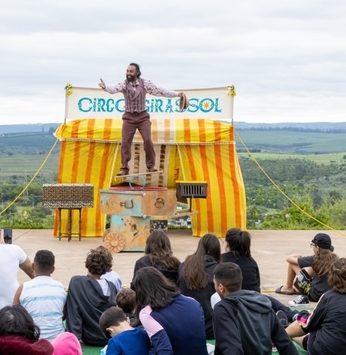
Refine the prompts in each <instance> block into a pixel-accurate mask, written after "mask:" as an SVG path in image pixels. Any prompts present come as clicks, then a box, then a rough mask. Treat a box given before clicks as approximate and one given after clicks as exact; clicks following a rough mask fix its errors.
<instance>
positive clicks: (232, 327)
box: [213, 290, 298, 355]
mask: <svg viewBox="0 0 346 355" xmlns="http://www.w3.org/2000/svg"><path fill="white" fill-rule="evenodd" d="M213 325H214V333H215V339H216V342H215V343H216V345H215V355H230V354H232V355H256V354H258V355H267V354H268V355H270V354H271V353H272V344H273V343H274V344H275V346H276V347H277V349H278V352H279V354H281V355H298V352H297V349H296V348H295V346H294V344H293V343H292V341H291V339H290V338H289V336H288V335H287V333H286V331H285V329H284V327H283V326H282V324H281V323H280V322H279V320H278V318H277V317H276V315H275V312H274V311H273V309H272V306H271V302H270V300H269V299H268V297H266V296H264V295H261V294H260V293H258V292H256V291H248V290H239V291H236V292H233V293H231V294H229V295H228V296H227V297H225V298H224V299H222V300H221V301H220V302H218V303H217V304H216V305H215V308H214V315H213Z"/></svg>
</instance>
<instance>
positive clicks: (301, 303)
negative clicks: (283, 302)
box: [288, 295, 309, 307]
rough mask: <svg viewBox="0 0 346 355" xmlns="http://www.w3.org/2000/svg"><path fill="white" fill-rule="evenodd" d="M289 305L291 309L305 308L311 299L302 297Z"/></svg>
mask: <svg viewBox="0 0 346 355" xmlns="http://www.w3.org/2000/svg"><path fill="white" fill-rule="evenodd" d="M288 304H289V305H290V306H291V307H304V306H306V305H308V304H309V299H308V297H307V296H304V295H300V296H298V297H297V298H295V299H294V300H292V301H289V302H288Z"/></svg>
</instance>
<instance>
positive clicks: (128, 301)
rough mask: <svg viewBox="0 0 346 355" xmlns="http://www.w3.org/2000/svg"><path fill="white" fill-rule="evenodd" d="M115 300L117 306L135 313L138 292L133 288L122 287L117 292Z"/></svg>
mask: <svg viewBox="0 0 346 355" xmlns="http://www.w3.org/2000/svg"><path fill="white" fill-rule="evenodd" d="M115 301H116V303H117V306H118V307H119V308H121V309H122V310H123V311H124V312H125V313H134V311H135V308H136V293H135V291H133V290H132V289H131V288H123V289H121V290H120V291H119V292H118V293H117V295H116V297H115Z"/></svg>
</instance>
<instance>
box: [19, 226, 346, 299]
mask: <svg viewBox="0 0 346 355" xmlns="http://www.w3.org/2000/svg"><path fill="white" fill-rule="evenodd" d="M325 232H326V233H328V234H329V235H330V236H331V238H332V242H333V245H334V247H335V252H336V253H337V254H338V255H339V256H340V257H346V232H345V231H341V232H334V231H325ZM250 233H251V235H252V247H251V250H252V256H253V257H254V259H255V260H256V261H257V263H258V265H259V268H260V273H261V282H262V285H261V287H262V291H263V292H268V293H270V294H271V295H273V296H274V297H276V298H278V299H280V300H281V301H282V302H284V303H285V304H287V302H288V301H289V300H291V299H293V298H294V296H285V295H277V294H275V293H274V290H275V289H276V288H277V287H278V286H280V285H282V284H283V283H284V281H285V275H286V267H287V265H286V262H285V258H286V256H287V255H288V254H292V253H296V252H299V253H301V254H302V255H310V254H311V252H312V250H311V248H310V242H311V239H312V238H313V237H314V235H315V234H316V233H318V232H317V231H259V230H254V231H250ZM168 236H169V237H170V240H171V243H172V249H173V252H174V255H175V256H176V257H178V258H179V259H180V260H181V261H183V260H184V259H185V257H186V256H187V255H189V254H192V253H193V252H194V251H195V250H196V247H197V243H198V241H199V239H198V238H195V237H192V235H191V231H190V230H169V232H168ZM220 243H221V249H222V250H224V249H225V244H224V240H223V239H220ZM13 244H17V245H19V246H21V247H22V248H23V249H24V250H25V252H26V253H27V254H28V256H29V258H30V259H31V260H32V259H33V258H34V255H35V252H36V251H37V250H39V249H49V250H51V251H53V253H54V254H55V257H56V271H55V272H54V275H53V276H54V278H55V279H57V280H60V281H61V282H62V283H63V284H64V285H65V286H66V287H67V286H68V283H69V280H70V278H71V277H72V276H73V275H85V274H86V269H85V265H84V262H85V257H86V254H87V253H88V252H89V250H90V249H92V248H95V247H97V246H99V245H101V244H102V239H101V238H83V239H82V240H81V241H79V240H78V239H74V238H73V239H72V240H71V241H70V242H68V241H67V239H66V238H65V239H62V240H61V241H59V239H58V238H55V237H53V232H52V230H13ZM142 255H143V253H142V252H122V253H118V254H113V257H114V262H113V264H114V267H113V270H114V271H116V272H117V273H118V274H119V275H120V276H121V278H122V280H123V283H124V284H127V285H128V284H129V283H130V281H131V280H132V276H133V267H134V263H135V261H136V260H137V259H138V258H140V257H141V256H142ZM18 279H19V281H20V282H24V281H26V280H27V279H28V278H27V276H26V274H24V273H23V272H22V271H21V270H20V271H19V274H18Z"/></svg>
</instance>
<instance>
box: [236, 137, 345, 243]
mask: <svg viewBox="0 0 346 355" xmlns="http://www.w3.org/2000/svg"><path fill="white" fill-rule="evenodd" d="M235 133H236V135H237V137H238V138H239V140H240V142H241V144H242V145H243V146H244V148H245V150H246V152H247V153H248V154H249V155H250V157H251V158H252V160H253V161H254V162H255V164H256V165H257V166H258V168H259V169H260V170H261V171H262V173H263V174H264V175H265V176H266V178H267V179H268V180H269V181H270V182H271V183H272V184H273V185H274V186H275V188H276V189H277V190H278V191H279V192H280V193H281V194H282V195H283V196H284V197H285V198H286V199H287V200H288V201H290V202H291V204H292V205H293V206H295V207H296V208H297V209H298V210H299V211H300V212H301V213H303V214H305V215H306V216H308V217H309V218H311V219H313V220H314V221H315V222H317V223H319V224H320V225H322V226H324V227H326V228H328V229H330V230H332V231H333V232H336V233H338V234H341V235H343V236H345V237H346V234H344V233H342V232H340V231H338V230H336V229H334V228H332V227H330V226H329V225H327V224H325V223H323V222H322V221H320V220H318V219H317V218H315V217H314V216H311V215H310V214H309V213H307V212H306V211H304V210H303V209H302V208H300V207H299V206H298V205H297V204H296V203H295V202H294V201H293V200H292V199H291V198H290V197H289V196H287V195H286V194H285V192H284V191H282V190H281V188H280V187H279V186H278V185H277V184H276V183H275V181H274V180H273V179H272V178H271V177H270V176H269V175H268V174H267V173H266V172H265V170H264V169H263V168H262V167H261V166H260V164H259V163H258V161H257V160H256V158H255V157H254V156H253V155H252V154H251V152H250V151H249V149H248V148H247V146H246V145H245V143H244V141H243V140H242V139H241V137H240V136H239V134H238V132H237V131H235Z"/></svg>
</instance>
